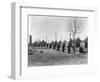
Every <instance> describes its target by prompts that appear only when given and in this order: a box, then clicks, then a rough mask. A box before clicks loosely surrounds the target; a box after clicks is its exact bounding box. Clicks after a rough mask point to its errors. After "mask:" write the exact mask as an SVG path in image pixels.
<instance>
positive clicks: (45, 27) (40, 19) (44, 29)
mask: <svg viewBox="0 0 100 82" xmlns="http://www.w3.org/2000/svg"><path fill="white" fill-rule="evenodd" d="M79 19H80V20H82V21H83V22H84V25H83V28H84V29H83V30H82V32H81V33H80V34H78V35H77V36H78V37H80V38H81V39H84V38H86V37H87V28H88V25H87V23H88V21H87V19H88V18H79ZM68 20H69V17H56V16H29V34H30V35H32V41H33V42H34V41H36V40H38V39H39V40H43V39H44V40H46V36H47V40H48V41H49V42H51V41H55V33H56V34H57V41H59V40H62V41H63V40H67V41H68V39H69V32H68V30H67V22H68Z"/></svg>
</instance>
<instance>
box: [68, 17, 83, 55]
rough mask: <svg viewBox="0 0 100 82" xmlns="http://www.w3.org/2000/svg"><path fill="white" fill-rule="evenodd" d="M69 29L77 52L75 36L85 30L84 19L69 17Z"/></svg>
mask: <svg viewBox="0 0 100 82" xmlns="http://www.w3.org/2000/svg"><path fill="white" fill-rule="evenodd" d="M67 30H68V32H69V33H70V34H71V36H72V39H73V51H74V54H75V49H76V47H75V37H76V34H79V33H81V31H82V30H83V21H82V20H80V18H78V17H69V20H68V21H67Z"/></svg>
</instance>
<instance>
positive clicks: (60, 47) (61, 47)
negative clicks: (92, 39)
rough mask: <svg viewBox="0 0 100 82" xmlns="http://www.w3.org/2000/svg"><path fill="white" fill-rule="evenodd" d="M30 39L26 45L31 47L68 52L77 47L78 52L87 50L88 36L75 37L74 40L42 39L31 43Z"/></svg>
mask: <svg viewBox="0 0 100 82" xmlns="http://www.w3.org/2000/svg"><path fill="white" fill-rule="evenodd" d="M31 40H32V37H31V38H30V42H29V44H28V46H31V47H44V48H51V49H54V50H57V51H62V52H65V51H67V52H68V53H71V51H72V50H73V49H75V50H76V49H78V51H79V52H80V53H84V52H88V37H87V38H85V39H84V40H81V39H80V38H77V39H75V41H73V40H72V39H70V40H69V41H68V42H67V41H66V40H65V41H63V42H62V41H52V42H49V43H48V42H46V41H44V40H42V41H35V42H34V43H32V41H31ZM74 42H75V43H74ZM84 49H85V51H84Z"/></svg>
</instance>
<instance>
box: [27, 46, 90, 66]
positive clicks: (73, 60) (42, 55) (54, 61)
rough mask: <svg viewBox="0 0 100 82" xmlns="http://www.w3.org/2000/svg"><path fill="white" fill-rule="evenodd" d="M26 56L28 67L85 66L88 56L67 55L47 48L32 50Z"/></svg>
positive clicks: (34, 48)
mask: <svg viewBox="0 0 100 82" xmlns="http://www.w3.org/2000/svg"><path fill="white" fill-rule="evenodd" d="M32 51H33V53H32V54H29V55H28V66H49V65H75V64H87V63H88V54H87V53H85V54H75V55H73V54H68V53H66V52H61V51H56V50H53V49H48V48H38V47H33V48H32Z"/></svg>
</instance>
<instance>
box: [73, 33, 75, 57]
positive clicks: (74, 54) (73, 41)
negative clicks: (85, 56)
mask: <svg viewBox="0 0 100 82" xmlns="http://www.w3.org/2000/svg"><path fill="white" fill-rule="evenodd" d="M75 49H76V47H75V34H74V35H73V51H74V55H75Z"/></svg>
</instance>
